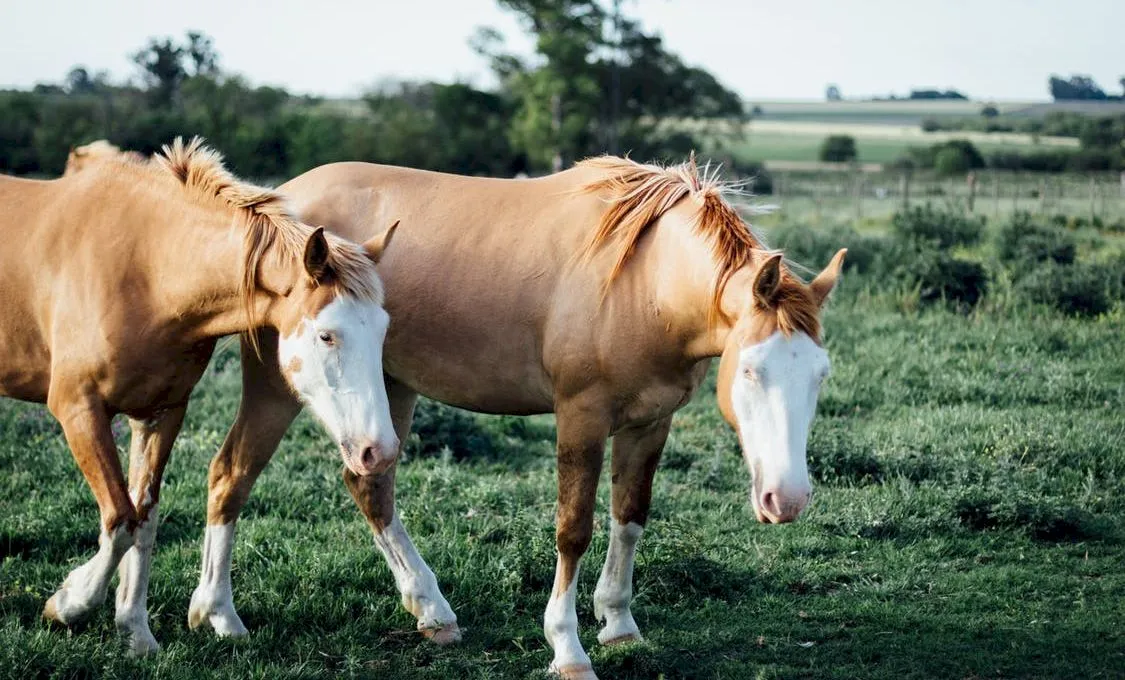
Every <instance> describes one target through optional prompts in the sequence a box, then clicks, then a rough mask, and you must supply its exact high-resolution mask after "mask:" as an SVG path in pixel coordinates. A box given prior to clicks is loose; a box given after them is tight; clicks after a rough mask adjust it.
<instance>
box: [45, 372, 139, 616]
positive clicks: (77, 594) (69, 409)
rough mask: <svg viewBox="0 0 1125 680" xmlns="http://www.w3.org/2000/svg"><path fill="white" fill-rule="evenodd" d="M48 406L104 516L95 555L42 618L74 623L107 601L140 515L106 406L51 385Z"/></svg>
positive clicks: (74, 574)
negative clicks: (118, 453) (130, 489)
mask: <svg viewBox="0 0 1125 680" xmlns="http://www.w3.org/2000/svg"><path fill="white" fill-rule="evenodd" d="M48 407H49V408H50V410H51V413H53V414H54V416H55V418H57V419H58V421H59V422H60V423H61V424H62V427H63V432H64V433H65V434H66V442H67V444H68V445H69V446H70V450H71V452H72V453H73V454H74V459H75V460H76V461H77V462H78V467H79V468H80V469H81V470H82V475H83V476H84V477H85V478H86V482H87V483H88V484H89V485H90V489H91V490H92V491H93V492H94V498H95V499H96V500H97V502H98V509H99V510H100V512H101V535H100V536H99V537H98V552H97V554H95V555H94V557H93V558H92V559H91V560H90V561H88V562H86V563H85V564H83V565H82V566H80V567H78V568H77V569H75V570H74V571H71V572H70V574H69V575H67V577H66V580H65V581H64V582H63V585H62V587H60V588H59V589H58V591H57V592H56V593H55V594H54V595H52V596H51V598H50V599H49V600H47V604H46V605H45V606H44V607H43V616H45V617H46V618H48V619H52V620H55V621H58V622H59V623H62V624H66V625H70V624H72V623H77V622H78V621H81V620H82V619H83V618H85V617H86V616H87V615H89V614H90V612H91V611H92V610H93V609H94V607H96V606H98V605H100V604H101V603H102V602H104V601H105V596H106V591H107V590H108V588H109V581H110V579H111V578H112V577H113V570H114V569H116V568H117V563H118V562H120V561H121V557H122V556H123V555H124V554H125V551H126V550H128V549H129V546H131V545H133V534H134V528H135V525H136V520H137V515H136V511H135V509H134V508H133V503H132V501H131V500H130V499H129V493H128V490H127V489H126V486H125V477H124V475H123V473H122V471H121V461H120V460H118V458H117V445H116V444H115V443H114V441H113V433H112V431H111V430H110V425H109V416H108V415H107V414H106V411H105V407H104V405H103V404H102V403H101V402H100V401H99V400H97V399H96V398H94V397H83V396H76V395H75V394H74V393H73V390H68V389H66V388H65V387H63V386H57V385H52V386H51V396H50V398H49V399H48Z"/></svg>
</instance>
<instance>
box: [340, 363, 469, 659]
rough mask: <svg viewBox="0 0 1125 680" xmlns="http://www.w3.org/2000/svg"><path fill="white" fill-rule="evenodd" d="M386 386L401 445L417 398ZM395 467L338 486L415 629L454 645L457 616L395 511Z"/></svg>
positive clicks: (348, 476)
mask: <svg viewBox="0 0 1125 680" xmlns="http://www.w3.org/2000/svg"><path fill="white" fill-rule="evenodd" d="M386 384H387V396H388V397H389V399H390V407H391V419H392V420H393V421H394V426H395V433H396V434H397V435H398V438H399V441H401V442H405V441H406V440H407V438H408V436H409V435H410V424H411V422H412V420H413V418H414V404H415V402H416V400H417V394H416V393H414V392H413V391H412V390H410V389H409V388H407V387H406V386H405V385H402V384H401V383H399V382H397V381H395V380H394V379H392V378H391V377H390V376H387V379H386ZM395 467H396V466H395V465H392V466H391V468H390V469H389V470H387V471H386V472H384V473H382V474H379V475H368V476H364V477H360V476H359V475H356V474H355V473H353V472H351V471H350V470H344V485H345V486H347V488H348V492H349V493H351V495H352V498H354V499H355V502H356V505H357V506H359V509H360V511H361V512H362V513H363V516H364V517H365V518H366V519H367V523H368V524H369V525H370V526H371V531H372V533H373V534H374V537H375V545H376V547H377V548H378V549H379V552H381V553H382V554H383V557H384V558H385V559H386V560H387V565H388V566H389V567H390V568H391V573H392V574H394V577H395V585H396V586H397V587H398V591H399V594H400V595H401V597H402V606H403V607H404V608H405V609H406V610H407V611H409V612H410V613H411V614H413V615H414V617H415V618H416V619H417V620H418V630H419V631H421V633H422V634H423V635H425V636H426V637H427V638H428V639H430V640H431V641H433V642H434V643H436V644H438V645H448V644H453V643H456V642H460V641H461V629H460V628H459V627H458V626H457V615H456V614H454V613H453V609H452V608H450V606H449V602H447V601H446V599H445V597H444V596H443V595H442V594H441V589H440V588H439V587H438V583H437V578H436V577H435V576H434V572H433V570H431V569H430V567H429V565H427V564H426V561H425V560H424V559H422V556H421V555H419V554H418V550H417V549H416V548H415V547H414V543H413V541H411V540H410V535H409V534H407V532H406V529H405V528H404V527H403V526H402V522H401V521H400V520H399V517H398V513H397V512H396V511H395Z"/></svg>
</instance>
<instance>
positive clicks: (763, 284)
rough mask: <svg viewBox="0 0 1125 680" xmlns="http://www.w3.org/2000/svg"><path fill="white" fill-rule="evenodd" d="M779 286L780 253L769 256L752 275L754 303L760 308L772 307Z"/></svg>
mask: <svg viewBox="0 0 1125 680" xmlns="http://www.w3.org/2000/svg"><path fill="white" fill-rule="evenodd" d="M780 286H781V253H778V254H777V255H771V256H770V258H769V259H768V260H766V261H765V262H763V263H762V266H760V267H758V273H757V274H755V275H754V286H753V290H754V302H755V303H757V304H758V305H760V306H762V307H766V308H769V307H773V303H774V298H775V297H776V295H777V289H778V288H779V287H780Z"/></svg>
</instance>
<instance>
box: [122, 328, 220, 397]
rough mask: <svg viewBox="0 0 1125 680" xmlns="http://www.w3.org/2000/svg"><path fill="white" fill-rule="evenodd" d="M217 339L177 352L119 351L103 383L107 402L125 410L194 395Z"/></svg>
mask: <svg viewBox="0 0 1125 680" xmlns="http://www.w3.org/2000/svg"><path fill="white" fill-rule="evenodd" d="M213 349H214V342H210V341H208V342H204V343H201V344H197V345H191V346H188V347H184V348H180V349H179V350H178V351H168V352H159V353H156V354H151V353H139V352H138V353H132V354H129V353H116V354H115V356H114V357H113V359H111V360H110V361H109V362H108V363H110V364H111V365H112V368H111V370H110V371H109V372H108V375H110V376H112V378H111V379H109V380H108V381H106V382H103V384H102V390H101V392H102V395H103V397H104V398H105V400H106V402H107V403H108V404H110V405H112V406H113V407H114V408H115V409H116V410H118V411H121V412H122V413H134V412H143V411H146V410H149V409H152V408H163V407H167V406H173V405H178V404H181V403H183V402H185V401H186V400H187V398H188V397H189V396H190V395H191V391H192V389H193V388H194V387H195V384H196V382H198V381H199V378H200V377H202V375H203V371H204V370H206V368H207V362H208V360H209V359H210V356H211V351H212V350H213Z"/></svg>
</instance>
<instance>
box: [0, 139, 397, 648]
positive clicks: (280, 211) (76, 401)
mask: <svg viewBox="0 0 1125 680" xmlns="http://www.w3.org/2000/svg"><path fill="white" fill-rule="evenodd" d="M0 233H2V234H3V236H4V240H5V244H6V245H5V247H4V248H2V249H0V346H2V347H3V348H4V356H3V361H2V362H0V395H4V396H8V397H15V398H17V399H23V400H27V401H36V402H45V403H46V404H47V406H48V408H49V409H50V411H51V413H52V414H53V415H54V416H55V418H57V419H58V421H59V423H61V424H62V427H63V432H64V433H65V435H66V440H67V444H68V445H69V446H70V449H71V451H72V453H73V454H74V457H75V460H76V461H77V462H78V466H79V468H80V469H81V470H82V474H83V475H84V476H85V478H86V481H87V482H88V483H89V485H90V488H91V490H92V491H93V492H94V497H95V499H96V500H97V503H98V509H99V510H100V512H101V534H100V539H99V549H98V552H97V554H96V555H95V556H94V558H93V559H91V560H90V561H89V562H87V563H86V564H84V565H82V566H80V567H78V568H77V569H75V570H74V571H72V572H71V573H70V575H69V576H67V578H66V581H65V582H64V584H63V585H62V587H61V588H60V589H59V590H58V592H56V593H55V594H54V595H53V596H52V597H51V598H50V600H48V601H47V604H46V607H45V608H44V615H45V616H46V617H48V618H50V619H54V620H56V621H59V622H61V623H64V624H70V623H73V622H76V621H78V620H80V619H82V618H83V617H85V616H86V615H88V614H89V613H90V612H91V610H92V609H93V608H94V607H95V606H97V605H99V604H100V603H101V602H102V601H103V600H104V599H105V596H106V590H107V588H108V586H109V580H110V578H111V576H112V574H113V571H114V569H116V568H117V567H118V564H119V563H120V569H121V583H120V585H119V587H118V591H117V616H116V620H117V625H118V627H119V628H120V629H121V630H122V631H123V632H124V633H125V634H126V635H127V636H128V638H129V643H130V647H131V649H132V651H133V652H135V653H144V652H148V651H152V650H154V649H156V647H157V645H156V640H155V639H153V637H152V633H151V632H150V630H149V626H148V613H147V609H146V591H147V587H148V574H149V562H150V560H151V556H152V546H153V541H154V540H155V532H156V524H157V503H158V500H159V497H160V480H161V476H162V474H163V471H164V466H165V463H166V462H167V459H168V454H169V452H170V451H171V449H172V443H173V440H174V439H175V438H176V435H177V433H178V432H179V429H180V425H181V424H182V422H183V418H184V412H185V410H186V408H187V403H188V397H189V395H190V394H191V391H192V388H193V387H194V386H195V384H196V382H197V381H198V380H199V378H200V376H201V375H202V373H203V370H204V369H205V368H206V366H207V362H208V360H209V358H210V356H211V352H212V350H213V349H214V347H215V343H216V341H217V340H218V339H219V338H220V337H222V336H224V335H230V334H232V333H246V332H248V331H249V332H253V331H254V329H256V328H258V327H265V328H268V329H272V333H274V334H275V335H272V337H274V338H277V337H280V345H279V344H278V342H279V341H278V340H276V339H275V340H274V341H273V345H272V346H271V347H270V348H268V349H269V354H270V356H273V357H276V356H280V357H282V358H283V361H284V362H285V370H284V378H282V377H280V374H279V377H278V378H277V382H276V383H275V384H274V385H272V388H274V389H275V390H276V391H277V392H278V393H285V392H288V391H289V390H292V392H293V396H286V397H285V399H284V404H285V407H286V408H288V406H289V405H291V404H292V403H294V398H296V399H298V400H300V401H302V402H305V403H308V404H309V405H310V407H311V408H312V410H313V411H314V412H315V413H316V415H317V416H318V417H319V418H320V419H321V420H322V421H323V422H324V423H325V425H326V426H327V427H328V429H329V431H331V433H332V434H333V436H334V437H335V438H336V440H337V441H338V442H340V445H341V449H342V452H343V456H344V460H345V462H346V463H347V464H348V467H349V469H351V470H353V471H354V472H355V473H356V474H358V475H362V474H370V473H374V472H379V471H381V470H383V469H385V468H386V467H387V465H388V464H389V463H390V462H391V461H393V458H394V455H395V454H396V453H397V449H398V440H397V439H396V437H395V434H394V431H393V426H392V424H391V420H390V411H389V408H388V402H387V397H386V389H385V386H384V382H383V374H382V370H381V365H382V341H383V336H384V333H385V330H386V327H387V323H388V317H387V314H386V311H385V310H384V309H383V308H382V299H383V289H382V284H381V282H380V281H379V278H378V276H377V274H376V271H375V266H374V262H375V260H376V259H377V258H378V257H379V256H380V254H381V252H382V248H383V246H384V245H385V237H379V238H376V239H375V240H374V241H372V242H371V243H370V244H369V245H368V246H367V247H366V248H365V247H362V246H357V245H354V244H352V243H349V242H346V241H344V240H343V239H340V238H338V237H336V236H326V235H325V234H324V230H323V229H315V230H314V229H313V228H311V227H309V226H307V225H305V224H303V223H301V222H299V221H297V220H296V219H295V218H294V217H293V216H292V214H291V213H290V212H289V211H288V209H287V208H286V205H285V203H284V201H283V200H282V198H281V196H280V195H279V194H277V193H275V192H273V191H270V190H268V189H262V188H259V187H254V186H250V185H248V184H244V183H242V182H240V181H238V180H237V179H235V178H234V177H233V176H231V175H230V174H229V173H228V172H227V171H226V170H225V169H224V168H223V166H222V164H221V159H220V157H219V156H218V155H217V154H215V153H213V152H211V151H210V150H208V149H206V148H204V147H202V146H201V144H200V141H199V140H196V141H193V142H192V143H191V144H188V145H184V144H183V143H182V142H181V140H178V139H177V140H176V142H175V144H173V145H172V146H171V147H165V149H164V155H163V156H159V157H156V158H154V159H153V160H152V161H151V162H144V163H137V162H123V161H121V160H116V159H114V158H105V159H103V160H102V161H101V162H99V163H97V164H95V165H92V166H90V167H87V168H85V169H84V170H82V172H79V173H77V174H73V175H71V176H68V177H65V178H62V179H58V180H51V181H35V180H26V179H17V178H13V177H5V176H0ZM273 368H274V369H275V371H281V369H282V367H281V366H280V365H278V366H274V367H273ZM118 413H122V414H125V415H126V416H127V417H128V418H129V424H130V426H131V428H132V441H131V444H130V465H129V481H128V484H126V481H125V478H124V475H123V473H122V469H121V462H120V460H119V459H118V457H117V448H116V445H115V444H114V440H113V434H112V432H111V430H110V419H111V418H113V416H114V415H115V414H118ZM126 552H128V555H126ZM123 558H124V559H123Z"/></svg>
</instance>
